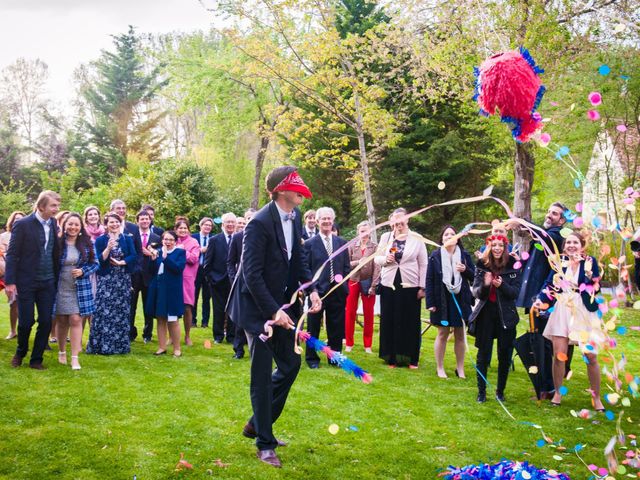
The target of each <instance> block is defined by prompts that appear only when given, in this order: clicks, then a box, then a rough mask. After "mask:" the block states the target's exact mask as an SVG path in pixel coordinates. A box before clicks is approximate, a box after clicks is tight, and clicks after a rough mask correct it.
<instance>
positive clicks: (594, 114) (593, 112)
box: [587, 110, 600, 122]
mask: <svg viewBox="0 0 640 480" xmlns="http://www.w3.org/2000/svg"><path fill="white" fill-rule="evenodd" d="M587 118H589V120H591V121H592V122H595V121H596V120H600V114H599V113H598V111H597V110H589V111H588V112H587Z"/></svg>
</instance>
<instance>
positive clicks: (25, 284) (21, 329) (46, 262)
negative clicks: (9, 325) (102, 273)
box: [5, 190, 61, 370]
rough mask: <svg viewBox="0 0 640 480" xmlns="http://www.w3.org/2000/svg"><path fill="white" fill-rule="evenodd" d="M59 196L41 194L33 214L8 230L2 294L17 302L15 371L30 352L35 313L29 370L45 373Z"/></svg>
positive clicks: (57, 255)
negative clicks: (44, 364) (34, 330)
mask: <svg viewBox="0 0 640 480" xmlns="http://www.w3.org/2000/svg"><path fill="white" fill-rule="evenodd" d="M60 201H61V198H60V195H58V194H57V193H56V192H52V191H51V190H45V191H44V192H41V193H40V195H39V196H38V200H37V201H36V205H35V209H34V213H32V214H31V215H28V216H26V217H24V218H22V219H20V220H18V221H17V222H16V223H15V224H14V225H13V228H12V229H11V240H10V241H9V249H8V250H7V255H6V271H5V282H6V285H5V290H6V293H7V296H8V297H9V299H16V295H17V302H18V347H17V348H16V354H15V355H14V356H13V358H12V359H11V366H12V367H14V368H17V367H19V366H20V365H22V359H23V358H24V357H25V356H26V355H27V352H28V351H29V337H30V336H31V329H32V328H33V324H34V323H35V315H34V313H35V312H34V309H35V308H37V309H38V329H37V330H36V336H35V339H34V341H33V350H32V352H31V360H30V361H29V366H30V367H31V368H33V369H36V370H44V369H45V367H44V366H43V365H42V356H43V353H44V350H45V347H46V346H47V341H48V339H49V332H50V331H51V316H52V314H53V304H54V302H55V298H56V289H57V285H58V282H57V278H58V271H59V259H60V244H59V243H58V242H57V239H58V226H57V224H56V220H55V218H54V217H55V215H56V213H58V210H59V209H60Z"/></svg>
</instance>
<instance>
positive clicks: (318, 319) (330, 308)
mask: <svg viewBox="0 0 640 480" xmlns="http://www.w3.org/2000/svg"><path fill="white" fill-rule="evenodd" d="M346 304H347V296H346V295H345V294H344V293H343V292H342V291H341V289H337V290H335V291H334V292H333V293H332V294H331V295H329V296H328V297H327V298H325V299H324V300H323V301H322V310H320V311H319V312H318V313H310V314H309V315H308V316H307V332H309V333H310V334H311V335H313V336H314V337H316V338H320V327H321V325H322V312H325V313H326V324H327V345H329V348H331V350H335V351H336V352H341V351H342V339H343V338H344V312H345V306H346ZM305 360H306V361H307V364H309V365H312V364H315V365H317V364H319V363H320V357H318V354H317V353H316V351H315V350H313V349H311V348H307V349H306V353H305Z"/></svg>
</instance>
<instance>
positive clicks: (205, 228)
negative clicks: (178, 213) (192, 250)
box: [191, 217, 213, 328]
mask: <svg viewBox="0 0 640 480" xmlns="http://www.w3.org/2000/svg"><path fill="white" fill-rule="evenodd" d="M199 226H200V231H199V232H198V233H194V234H192V235H191V236H192V237H193V238H195V239H196V240H197V241H198V244H199V245H200V260H199V264H198V273H197V274H196V297H195V304H194V306H193V324H192V325H191V326H192V327H197V326H198V299H199V298H200V291H202V309H201V313H202V317H200V318H201V319H202V320H201V325H202V328H207V327H208V326H209V315H211V289H210V288H209V282H207V280H206V276H205V272H204V259H205V255H206V253H207V249H208V248H209V242H210V241H211V230H213V219H211V218H209V217H204V218H202V219H201V220H200V223H199Z"/></svg>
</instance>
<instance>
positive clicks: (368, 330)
mask: <svg viewBox="0 0 640 480" xmlns="http://www.w3.org/2000/svg"><path fill="white" fill-rule="evenodd" d="M367 293H368V292H367ZM360 298H362V311H363V313H364V334H363V335H362V336H363V338H364V347H365V348H371V342H372V341H373V306H374V305H375V303H376V296H375V295H366V294H365V293H362V292H361V291H360V283H359V282H351V281H350V282H349V296H347V306H346V307H345V315H344V338H345V340H346V341H347V347H353V332H354V329H355V325H356V315H357V313H356V312H357V310H358V300H359V299H360Z"/></svg>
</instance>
